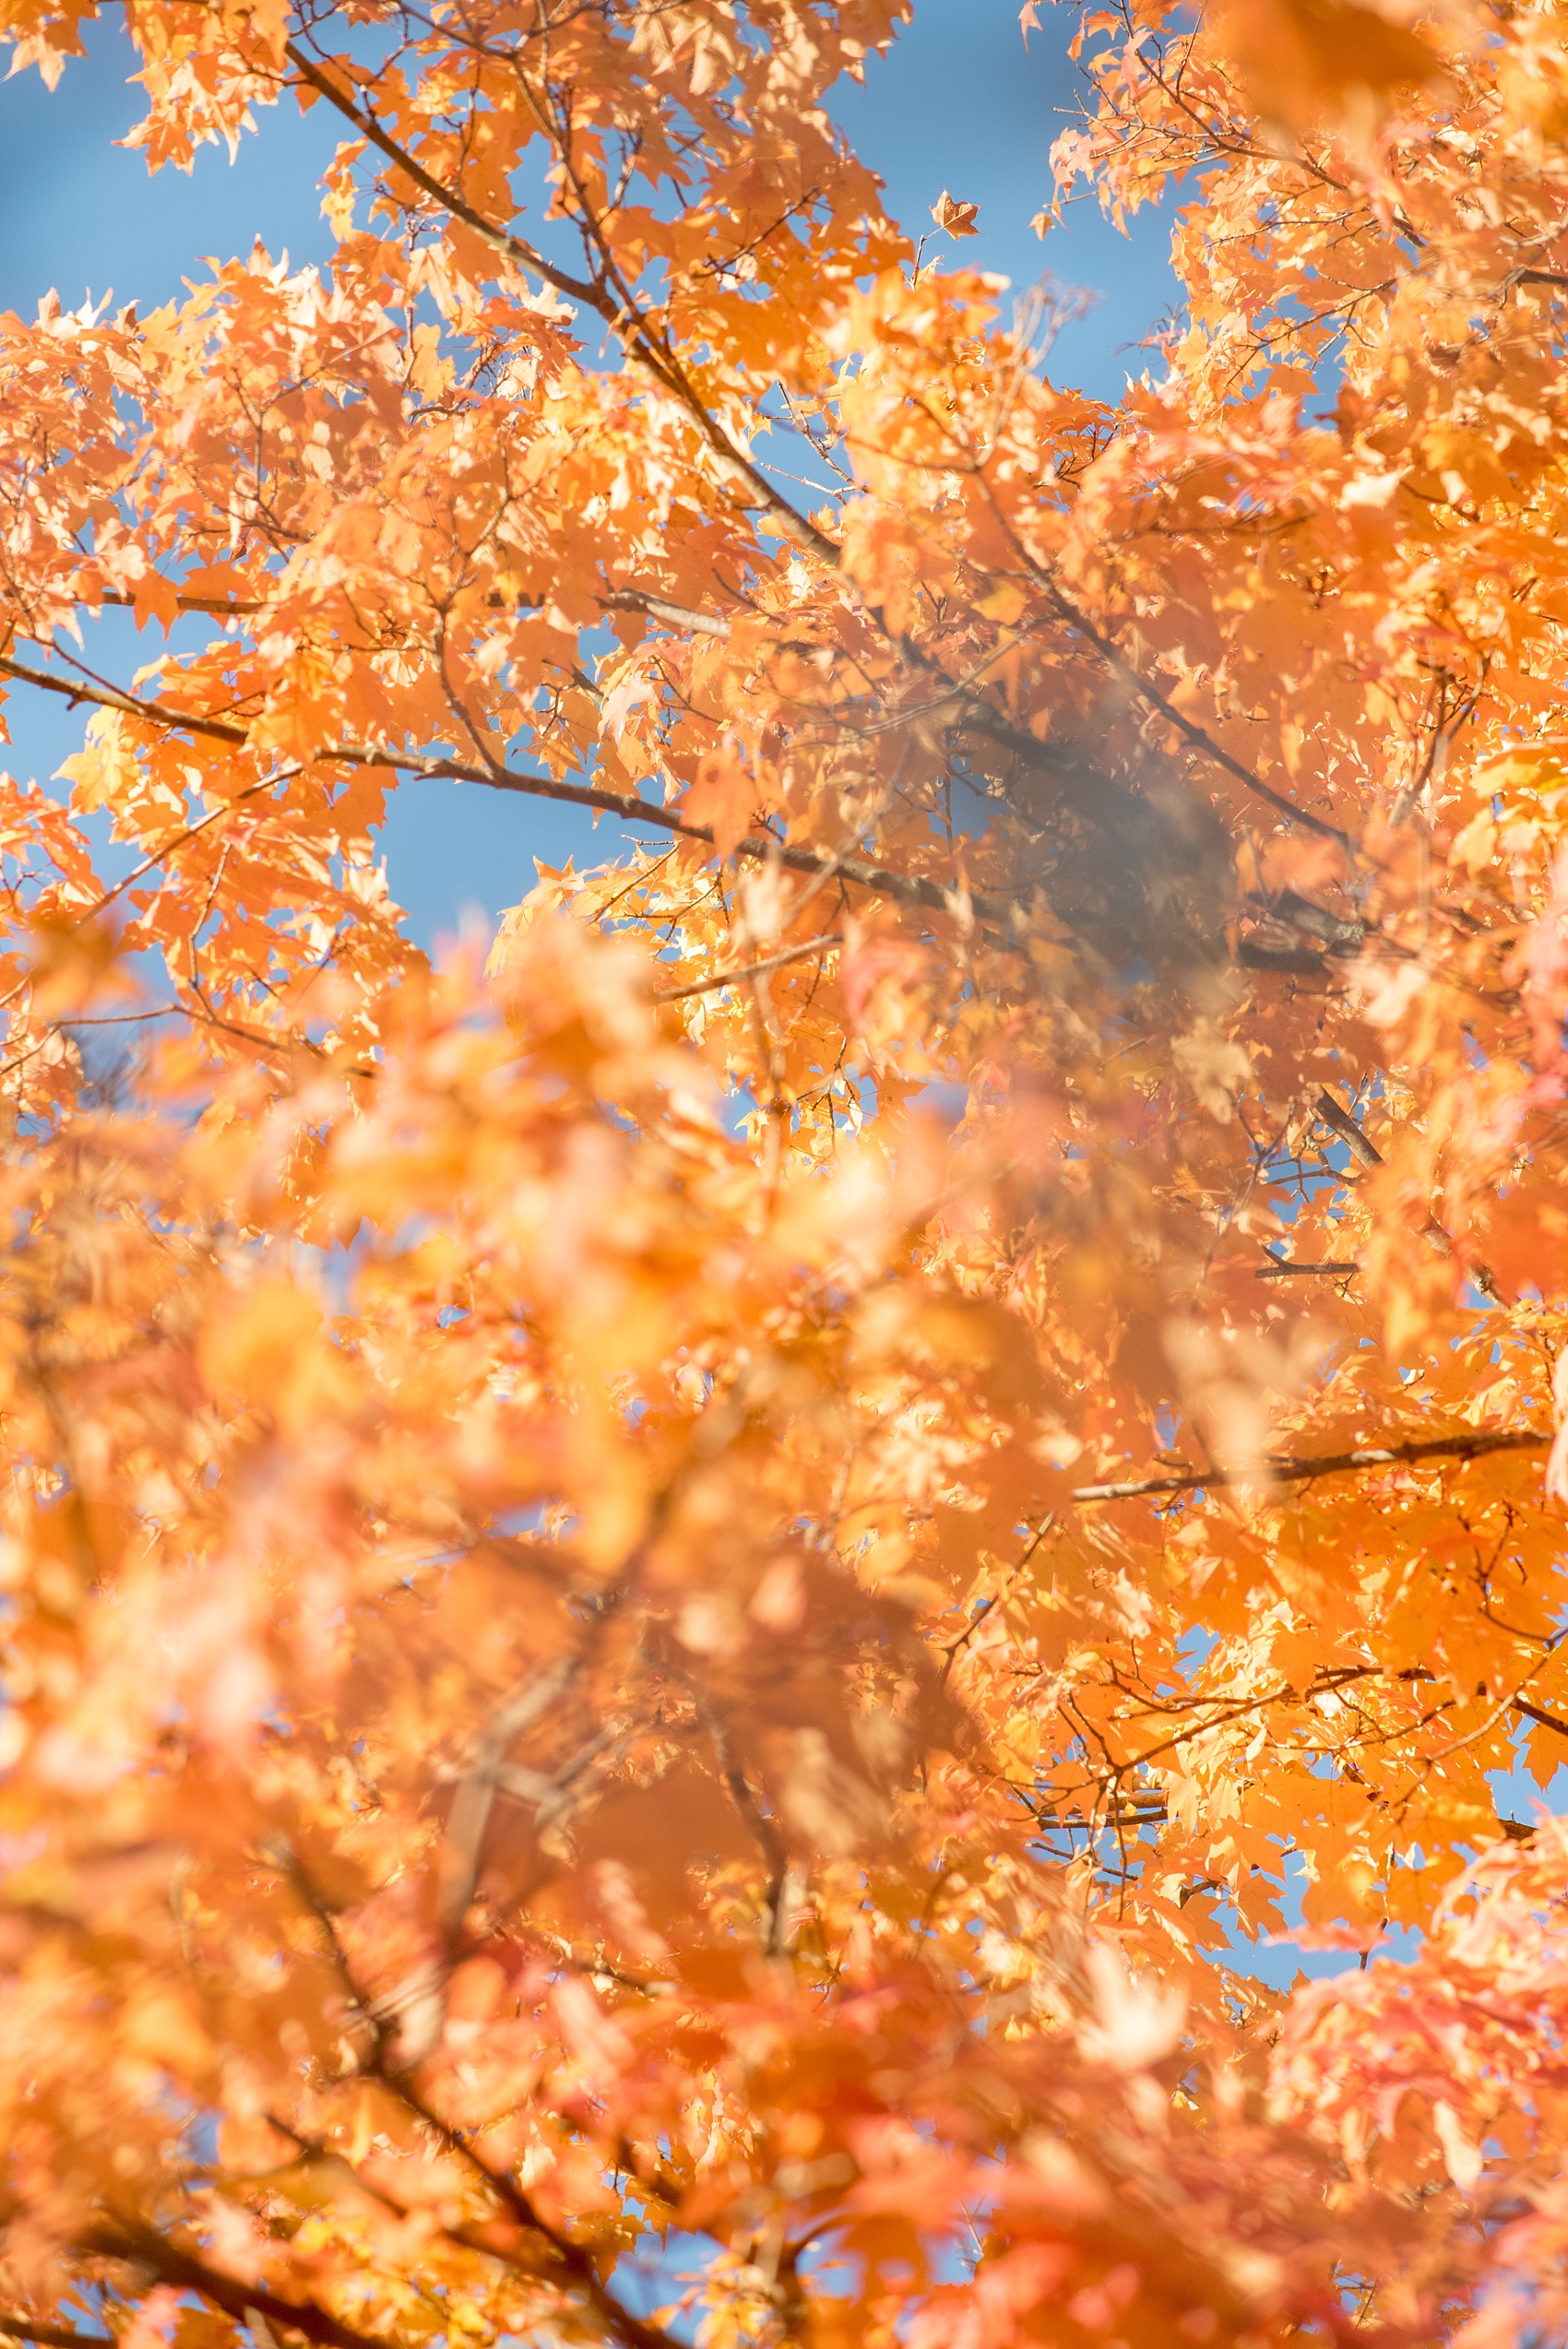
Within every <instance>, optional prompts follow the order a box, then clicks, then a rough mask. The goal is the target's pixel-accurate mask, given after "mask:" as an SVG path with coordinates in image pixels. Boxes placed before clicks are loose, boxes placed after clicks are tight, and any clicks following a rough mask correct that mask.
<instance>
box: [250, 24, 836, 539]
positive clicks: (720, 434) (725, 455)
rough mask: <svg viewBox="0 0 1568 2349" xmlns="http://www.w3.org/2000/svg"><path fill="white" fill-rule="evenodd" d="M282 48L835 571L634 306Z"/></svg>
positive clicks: (818, 535) (303, 56)
mask: <svg viewBox="0 0 1568 2349" xmlns="http://www.w3.org/2000/svg"><path fill="white" fill-rule="evenodd" d="M284 53H285V54H286V56H287V57H288V59H289V62H290V64H291V65H292V66H293V67H294V69H295V71H296V72H297V73H298V74H299V75H300V76H301V77H303V79H304V80H305V81H307V82H308V83H309V84H310V86H311V88H312V89H314V90H315V91H316V93H317V94H318V96H320V97H322V98H325V99H326V101H327V104H328V105H329V106H333V107H335V108H336V109H337V111H338V113H339V114H341V115H342V116H343V118H344V120H345V121H346V122H350V123H352V125H353V126H354V128H355V129H356V130H357V131H358V132H359V134H360V136H361V137H362V138H365V139H368V140H369V142H370V144H371V145H372V146H373V147H374V148H377V149H378V150H379V152H380V153H381V154H383V155H385V156H386V159H387V160H388V161H389V162H390V163H393V164H395V165H396V167H397V169H398V171H400V172H406V173H407V175H408V177H409V178H410V179H411V180H412V182H413V184H414V185H415V186H416V187H417V188H418V189H419V190H420V192H421V194H422V195H423V196H428V197H429V198H430V200H431V202H432V203H433V204H438V205H440V207H441V208H442V209H443V210H444V211H445V212H446V213H448V214H449V215H450V216H451V218H452V219H455V220H460V221H461V222H462V224H463V226H464V227H465V228H466V229H469V230H470V231H472V233H473V234H474V235H475V236H477V237H480V238H481V239H482V240H483V242H484V243H486V244H488V245H490V246H491V247H492V249H493V251H495V252H497V253H501V254H504V255H505V256H506V258H507V259H508V260H510V261H514V262H517V264H519V265H520V266H521V267H524V268H529V269H532V270H533V271H534V273H535V275H536V276H538V277H540V278H542V279H543V280H544V282H545V284H546V285H548V286H552V287H553V288H554V289H555V291H556V292H557V293H562V294H564V295H565V296H566V297H567V299H568V300H569V301H572V302H580V303H582V304H583V306H584V308H585V309H588V310H591V311H592V312H593V313H594V315H595V316H596V317H599V318H602V319H603V321H604V323H605V325H606V326H609V327H610V328H611V329H612V332H613V333H615V334H618V335H619V336H620V337H621V338H622V340H623V341H624V344H625V345H626V348H627V350H629V351H630V352H631V353H632V355H633V356H634V357H635V358H637V359H640V360H641V361H642V362H643V364H644V365H645V366H646V367H647V369H648V370H649V372H650V374H653V375H654V376H655V378H656V379H657V381H658V382H659V384H660V385H661V386H662V387H663V388H664V390H666V391H667V392H668V393H669V394H670V396H671V398H672V399H674V400H676V401H677V402H678V403H679V405H680V407H681V408H682V409H683V411H684V413H685V415H686V416H687V418H688V419H689V421H691V422H692V423H693V424H695V427H696V429H697V431H698V433H700V434H701V436H702V439H703V441H704V442H705V444H706V445H707V448H708V449H709V450H710V451H711V452H712V454H713V455H714V456H715V457H718V459H719V463H720V465H721V466H722V467H723V468H724V469H725V470H726V471H727V472H729V473H730V474H731V476H732V477H733V478H734V479H736V480H738V481H740V482H741V483H742V484H743V486H744V488H745V490H746V491H747V492H749V493H750V495H751V497H752V498H753V499H754V501H755V502H756V503H757V504H760V505H761V506H762V507H763V509H764V510H765V511H766V513H768V514H769V515H771V516H772V517H773V519H774V521H775V522H776V523H777V524H778V528H779V529H780V531H781V532H782V533H783V535H784V536H785V537H786V538H787V539H789V540H791V542H792V543H793V544H794V545H796V546H798V547H800V548H802V550H803V551H804V552H807V553H809V554H814V555H815V556H816V557H817V559H818V561H819V562H822V563H826V564H828V565H829V566H830V567H831V568H834V569H836V568H837V564H838V550H837V547H836V546H835V545H834V543H833V541H832V540H831V539H829V538H826V537H825V536H824V534H823V533H822V531H820V530H819V529H818V528H817V527H816V525H815V524H814V522H810V521H808V520H807V519H806V517H805V516H804V515H803V514H798V513H797V512H796V510H795V508H794V507H793V506H792V505H791V504H790V501H789V499H788V498H786V497H783V496H781V495H780V493H779V492H778V490H776V489H775V488H774V486H773V484H772V482H771V481H769V480H767V478H766V475H765V474H764V473H762V472H761V471H760V470H759V469H758V468H757V467H756V466H755V465H754V464H753V462H752V460H751V458H750V457H747V456H746V454H745V452H744V451H743V450H742V449H739V448H737V447H736V445H735V444H734V442H733V441H732V440H731V437H730V435H729V433H727V432H726V431H725V430H724V427H723V426H722V424H720V423H719V421H718V419H717V418H716V417H715V416H713V415H712V414H711V413H710V412H709V410H708V409H707V406H706V404H705V403H704V402H703V401H702V400H701V399H700V398H699V397H697V395H696V393H695V391H694V390H693V388H692V386H691V385H690V384H689V383H688V382H687V380H686V376H685V374H684V371H683V368H682V367H681V366H680V365H679V363H678V362H676V361H675V360H674V358H673V356H672V354H671V352H669V351H668V350H661V349H660V347H659V343H658V342H656V341H655V339H654V338H653V336H652V335H651V334H650V333H649V331H648V328H647V324H646V322H645V321H644V319H643V318H642V316H641V314H639V312H638V311H637V310H636V308H631V309H628V307H627V306H626V304H624V303H619V302H615V301H613V300H612V299H611V297H610V294H609V292H608V291H607V289H606V287H605V286H604V284H603V283H602V282H600V281H599V280H597V279H585V278H574V277H571V276H569V275H568V274H567V272H566V271H565V270H564V269H559V268H557V267H555V265H554V263H553V262H550V261H547V260H546V259H545V257H544V255H542V254H541V253H540V252H538V251H536V249H535V248H534V246H532V245H531V244H529V243H526V242H525V240H524V239H523V238H521V237H517V236H513V235H512V234H511V233H510V231H507V230H505V229H498V228H496V227H495V225H494V224H493V222H492V221H490V220H487V219H485V218H484V216H483V214H482V213H481V212H476V211H475V210H474V208H473V206H472V205H471V204H469V202H468V200H467V198H466V197H464V196H459V195H458V194H457V191H456V190H455V189H453V188H449V187H445V186H444V185H443V184H442V183H441V182H440V181H439V180H437V179H434V178H433V177H432V176H431V174H430V172H427V171H426V170H425V169H424V167H423V165H422V164H421V163H417V162H416V161H415V160H414V158H413V157H412V156H411V155H410V153H409V151H408V149H407V148H404V147H400V146H399V145H398V141H397V140H396V139H395V138H392V137H390V136H388V135H387V133H386V131H384V130H383V129H382V127H381V125H380V124H379V123H378V122H377V121H376V119H375V117H374V114H372V113H369V112H368V111H367V110H366V109H365V108H364V107H362V106H360V105H358V104H356V102H355V101H354V100H353V99H352V98H350V96H349V95H348V93H347V92H346V91H344V90H341V89H339V88H338V86H337V84H336V83H335V82H334V81H333V80H332V78H331V77H330V76H329V75H327V73H326V72H324V71H323V69H322V67H321V66H320V65H317V64H316V62H315V59H314V58H313V57H311V56H310V55H309V53H307V52H306V51H305V50H303V49H302V48H301V47H300V45H299V43H298V42H295V41H289V42H285V43H284Z"/></svg>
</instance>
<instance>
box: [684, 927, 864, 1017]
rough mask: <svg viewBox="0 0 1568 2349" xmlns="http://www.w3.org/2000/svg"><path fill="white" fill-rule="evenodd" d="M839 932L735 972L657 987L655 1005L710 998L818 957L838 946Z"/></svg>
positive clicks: (786, 948) (783, 950)
mask: <svg viewBox="0 0 1568 2349" xmlns="http://www.w3.org/2000/svg"><path fill="white" fill-rule="evenodd" d="M843 943H844V936H843V932H842V931H837V930H829V931H826V932H825V933H824V935H823V936H822V937H820V938H808V939H806V940H805V942H804V943H803V944H802V945H799V946H781V947H780V948H779V950H778V954H776V955H764V957H763V959H762V960H761V962H756V963H743V964H742V966H741V967H740V968H739V969H738V970H719V971H715V972H714V974H713V977H712V978H711V979H693V980H692V982H691V984H690V985H689V986H686V987H661V988H660V989H659V991H658V992H657V994H656V995H655V996H654V999H653V1000H654V1002H656V1003H679V1002H683V1001H684V999H685V998H686V997H687V996H688V995H712V994H714V993H716V992H717V991H718V990H719V988H720V987H730V986H732V985H734V983H735V982H736V980H738V979H761V978H762V977H763V976H764V975H765V974H766V972H768V971H770V970H779V969H781V968H782V967H783V966H784V965H785V964H786V963H798V962H803V961H804V959H805V957H806V956H807V955H820V954H823V953H825V952H826V949H827V948H828V947H829V946H841V945H842V944H843Z"/></svg>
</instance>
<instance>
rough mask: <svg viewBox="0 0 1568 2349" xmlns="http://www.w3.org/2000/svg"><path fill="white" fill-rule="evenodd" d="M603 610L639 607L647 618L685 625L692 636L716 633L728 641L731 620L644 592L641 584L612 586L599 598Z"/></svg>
mask: <svg viewBox="0 0 1568 2349" xmlns="http://www.w3.org/2000/svg"><path fill="white" fill-rule="evenodd" d="M599 601H600V603H601V604H602V605H603V607H604V609H605V611H643V612H646V613H647V616H648V618H649V619H650V620H662V621H663V623H664V624H665V626H666V627H667V628H685V629H689V630H690V632H691V634H692V635H694V636H717V637H718V638H719V642H720V643H721V644H726V643H728V642H729V639H730V635H731V624H730V623H729V621H728V620H726V619H724V618H723V617H722V615H721V614H720V613H719V612H717V611H692V610H691V608H690V606H689V605H686V604H683V603H671V602H670V601H669V600H668V599H666V598H665V597H663V596H655V595H648V594H646V593H645V592H644V590H643V589H642V588H641V587H612V589H611V590H610V592H609V593H608V594H607V595H602V596H600V598H599Z"/></svg>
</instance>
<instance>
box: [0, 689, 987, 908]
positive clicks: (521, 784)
mask: <svg viewBox="0 0 1568 2349" xmlns="http://www.w3.org/2000/svg"><path fill="white" fill-rule="evenodd" d="M0 676H6V677H14V678H16V679H17V680H18V682H19V683H21V684H24V685H36V686H38V687H39V688H40V689H41V690H42V692H44V693H48V694H60V695H61V696H62V697H63V698H64V699H65V700H66V701H70V702H91V703H94V704H96V705H97V706H98V707H100V708H101V709H113V710H118V711H120V712H121V713H122V714H123V715H124V716H125V717H127V718H139V719H142V720H145V721H146V723H147V724H148V725H151V726H164V727H168V728H170V729H172V730H179V729H180V728H182V727H183V728H184V730H186V731H187V732H189V733H193V734H201V735H205V736H208V737H209V738H210V739H211V740H213V741H220V742H229V743H232V744H233V745H234V746H235V747H236V748H238V749H244V747H245V746H246V745H247V743H248V741H249V739H250V738H249V735H248V733H247V731H246V730H245V729H244V727H241V726H235V725H233V724H232V722H231V721H230V720H229V719H227V718H204V717H202V716H200V715H199V714H198V713H194V712H191V711H188V710H181V709H171V708H170V707H169V706H167V705H166V704H165V703H162V702H144V701H138V700H137V697H136V696H135V694H125V693H122V692H121V691H120V689H119V688H118V686H114V685H99V684H91V683H89V682H86V681H85V680H82V681H79V682H71V681H70V680H68V679H66V678H64V677H52V676H50V674H49V672H48V671H47V670H42V669H34V668H32V667H31V666H30V663H28V662H27V661H21V660H14V659H12V658H10V657H9V656H0ZM336 761H341V762H342V763H343V764H344V765H349V766H385V767H387V768H390V769H392V770H393V771H394V772H396V773H400V774H408V775H419V776H423V777H426V778H427V779H429V780H432V781H435V782H452V783H477V784H480V785H481V786H482V788H483V789H485V790H487V791H515V792H517V794H519V795H520V796H521V797H523V798H527V799H538V800H554V801H562V802H564V804H565V805H566V806H568V807H582V808H596V809H598V810H599V811H600V813H603V814H606V815H618V816H620V817H621V818H622V820H623V821H624V822H625V823H627V824H651V825H657V826H658V828H659V830H660V831H662V832H669V833H671V834H673V836H675V838H676V839H678V840H691V841H694V842H695V844H696V845H697V846H698V847H699V848H712V847H713V845H714V841H713V827H712V825H707V824H686V823H684V822H683V820H682V818H681V817H680V816H679V815H676V814H674V813H672V812H671V810H670V809H669V808H665V807H659V805H658V804H657V803H656V802H655V801H652V800H645V799H642V798H640V797H639V796H638V795H637V794H636V792H635V791H603V790H600V789H598V788H597V787H596V786H594V785H592V784H588V783H563V782H560V781H558V780H557V779H556V778H555V777H553V776H545V775H519V774H518V773H517V771H516V770H515V769H514V768H511V767H499V766H498V767H496V768H493V769H492V768H490V767H485V766H475V765H470V764H469V762H468V761H467V760H464V759H457V758H432V757H428V756H426V755H425V754H424V753H421V752H419V751H396V750H393V749H391V748H390V747H389V746H388V747H379V746H377V745H375V744H372V743H364V742H327V743H324V744H323V745H322V747H321V749H320V750H318V751H317V752H315V754H314V762H313V763H315V764H322V765H330V764H332V763H334V762H336ZM731 854H733V855H735V856H742V857H748V858H750V859H752V860H754V861H755V862H766V860H768V859H770V858H771V859H777V860H778V862H779V863H780V864H783V865H787V866H788V867H789V869H790V872H804V873H810V874H812V875H813V876H816V875H818V874H820V873H823V872H826V873H828V874H829V875H831V876H837V874H839V873H842V874H843V876H844V878H845V879H846V880H847V881H853V882H855V883H857V884H859V886H860V887H861V888H863V889H875V890H877V891H879V892H880V893H881V894H882V895H883V896H890V897H897V898H899V899H901V900H902V902H903V903H904V904H906V905H915V906H925V907H928V908H930V909H931V910H932V912H933V913H945V912H948V911H950V910H951V900H952V892H950V891H949V890H946V889H944V888H943V887H942V886H941V885H940V884H939V883H937V882H934V881H922V880H921V879H919V878H918V877H917V876H915V875H914V874H911V873H907V872H889V870H888V869H887V867H886V866H885V865H878V864H871V863H868V862H867V861H866V860H864V859H863V858H860V857H845V856H842V855H840V854H839V853H838V851H837V849H829V848H795V847H792V846H790V844H789V843H787V842H785V841H781V840H779V839H777V838H776V837H775V836H773V834H771V833H766V832H765V833H755V832H754V833H750V834H748V835H747V836H746V838H745V839H743V840H738V841H737V842H736V843H735V847H734V848H733V849H732V851H731ZM970 904H971V906H972V907H973V908H974V911H975V912H976V913H977V914H979V915H980V916H981V917H982V919H991V920H1002V921H1005V920H1006V919H1008V918H1009V916H1010V914H1011V910H1012V905H1011V900H1010V899H1008V898H1005V897H1001V896H994V895H992V894H989V893H986V892H982V891H980V890H975V891H971V893H970Z"/></svg>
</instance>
